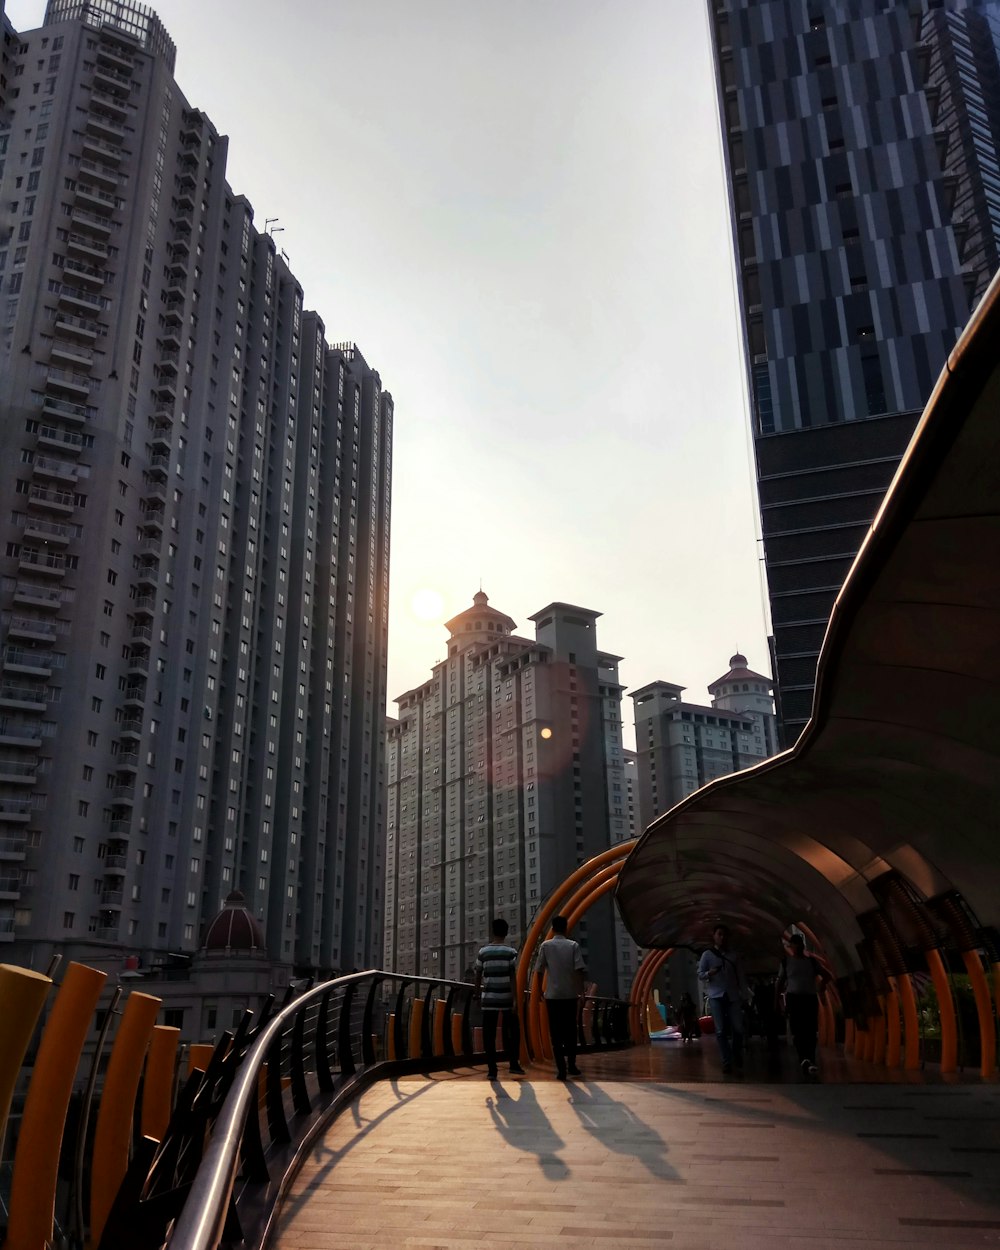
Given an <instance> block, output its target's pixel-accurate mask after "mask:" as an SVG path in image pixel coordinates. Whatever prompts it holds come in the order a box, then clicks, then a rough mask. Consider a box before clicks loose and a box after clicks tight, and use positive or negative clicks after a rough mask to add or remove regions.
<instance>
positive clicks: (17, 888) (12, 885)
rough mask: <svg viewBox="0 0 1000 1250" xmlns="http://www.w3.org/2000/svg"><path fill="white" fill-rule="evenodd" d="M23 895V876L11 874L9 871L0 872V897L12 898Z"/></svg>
mask: <svg viewBox="0 0 1000 1250" xmlns="http://www.w3.org/2000/svg"><path fill="white" fill-rule="evenodd" d="M20 897H21V876H20V874H18V875H17V876H11V875H10V874H9V873H2V874H0V898H2V899H12V898H15V899H16V898H20Z"/></svg>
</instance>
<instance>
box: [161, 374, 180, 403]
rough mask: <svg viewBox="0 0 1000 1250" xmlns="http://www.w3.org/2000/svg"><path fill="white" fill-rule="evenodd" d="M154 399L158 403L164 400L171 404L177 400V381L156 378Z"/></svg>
mask: <svg viewBox="0 0 1000 1250" xmlns="http://www.w3.org/2000/svg"><path fill="white" fill-rule="evenodd" d="M156 398H157V399H158V400H160V401H162V400H165V399H166V400H169V401H170V402H171V403H173V402H174V401H175V400H176V399H177V379H176V378H171V377H159V378H157V380H156Z"/></svg>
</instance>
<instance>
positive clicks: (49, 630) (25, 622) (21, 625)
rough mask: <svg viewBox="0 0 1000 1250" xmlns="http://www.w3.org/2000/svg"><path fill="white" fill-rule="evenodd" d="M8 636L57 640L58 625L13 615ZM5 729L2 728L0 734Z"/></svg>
mask: <svg viewBox="0 0 1000 1250" xmlns="http://www.w3.org/2000/svg"><path fill="white" fill-rule="evenodd" d="M7 637H8V638H23V639H24V640H25V641H26V642H43V643H45V642H48V643H53V642H55V640H56V627H55V625H53V623H52V622H51V621H45V620H42V619H41V618H40V617H37V616H12V617H11V618H10V624H9V625H8V626H7ZM2 733H3V730H2V729H0V734H2Z"/></svg>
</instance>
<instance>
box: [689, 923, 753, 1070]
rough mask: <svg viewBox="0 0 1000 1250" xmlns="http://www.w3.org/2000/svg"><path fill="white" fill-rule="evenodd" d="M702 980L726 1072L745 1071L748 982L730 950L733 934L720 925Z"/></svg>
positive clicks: (705, 959)
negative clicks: (744, 1017) (744, 1034)
mask: <svg viewBox="0 0 1000 1250" xmlns="http://www.w3.org/2000/svg"><path fill="white" fill-rule="evenodd" d="M698 980H699V981H701V982H702V984H703V985H704V986H705V992H706V993H707V995H708V1006H709V1010H710V1011H711V1013H712V1019H713V1020H714V1021H715V1040H716V1041H717V1042H718V1044H719V1054H720V1056H721V1058H722V1071H723V1072H725V1073H729V1072H732V1071H733V1069H734V1068H735V1070H736V1072H737V1073H740V1072H742V1071H743V1000H744V998H746V997H747V982H746V977H745V976H744V975H743V968H742V965H741V964H740V961H739V959H738V957H737V956H736V955H734V954H733V953H732V951H730V949H729V930H728V929H727V928H726V926H725V925H724V924H717V925H716V926H715V928H714V929H713V930H712V945H711V946H710V947H709V948H708V950H707V951H704V952H703V953H702V956H701V959H700V960H699V961H698Z"/></svg>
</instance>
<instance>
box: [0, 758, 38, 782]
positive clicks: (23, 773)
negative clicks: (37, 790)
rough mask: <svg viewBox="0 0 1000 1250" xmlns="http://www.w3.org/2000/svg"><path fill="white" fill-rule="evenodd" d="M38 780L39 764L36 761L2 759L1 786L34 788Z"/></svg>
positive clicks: (0, 760) (0, 768) (0, 763)
mask: <svg viewBox="0 0 1000 1250" xmlns="http://www.w3.org/2000/svg"><path fill="white" fill-rule="evenodd" d="M37 780H38V764H37V762H36V761H35V760H5V759H0V784H5V785H13V786H18V785H20V786H33V785H34V784H35V782H36V781H37Z"/></svg>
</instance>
